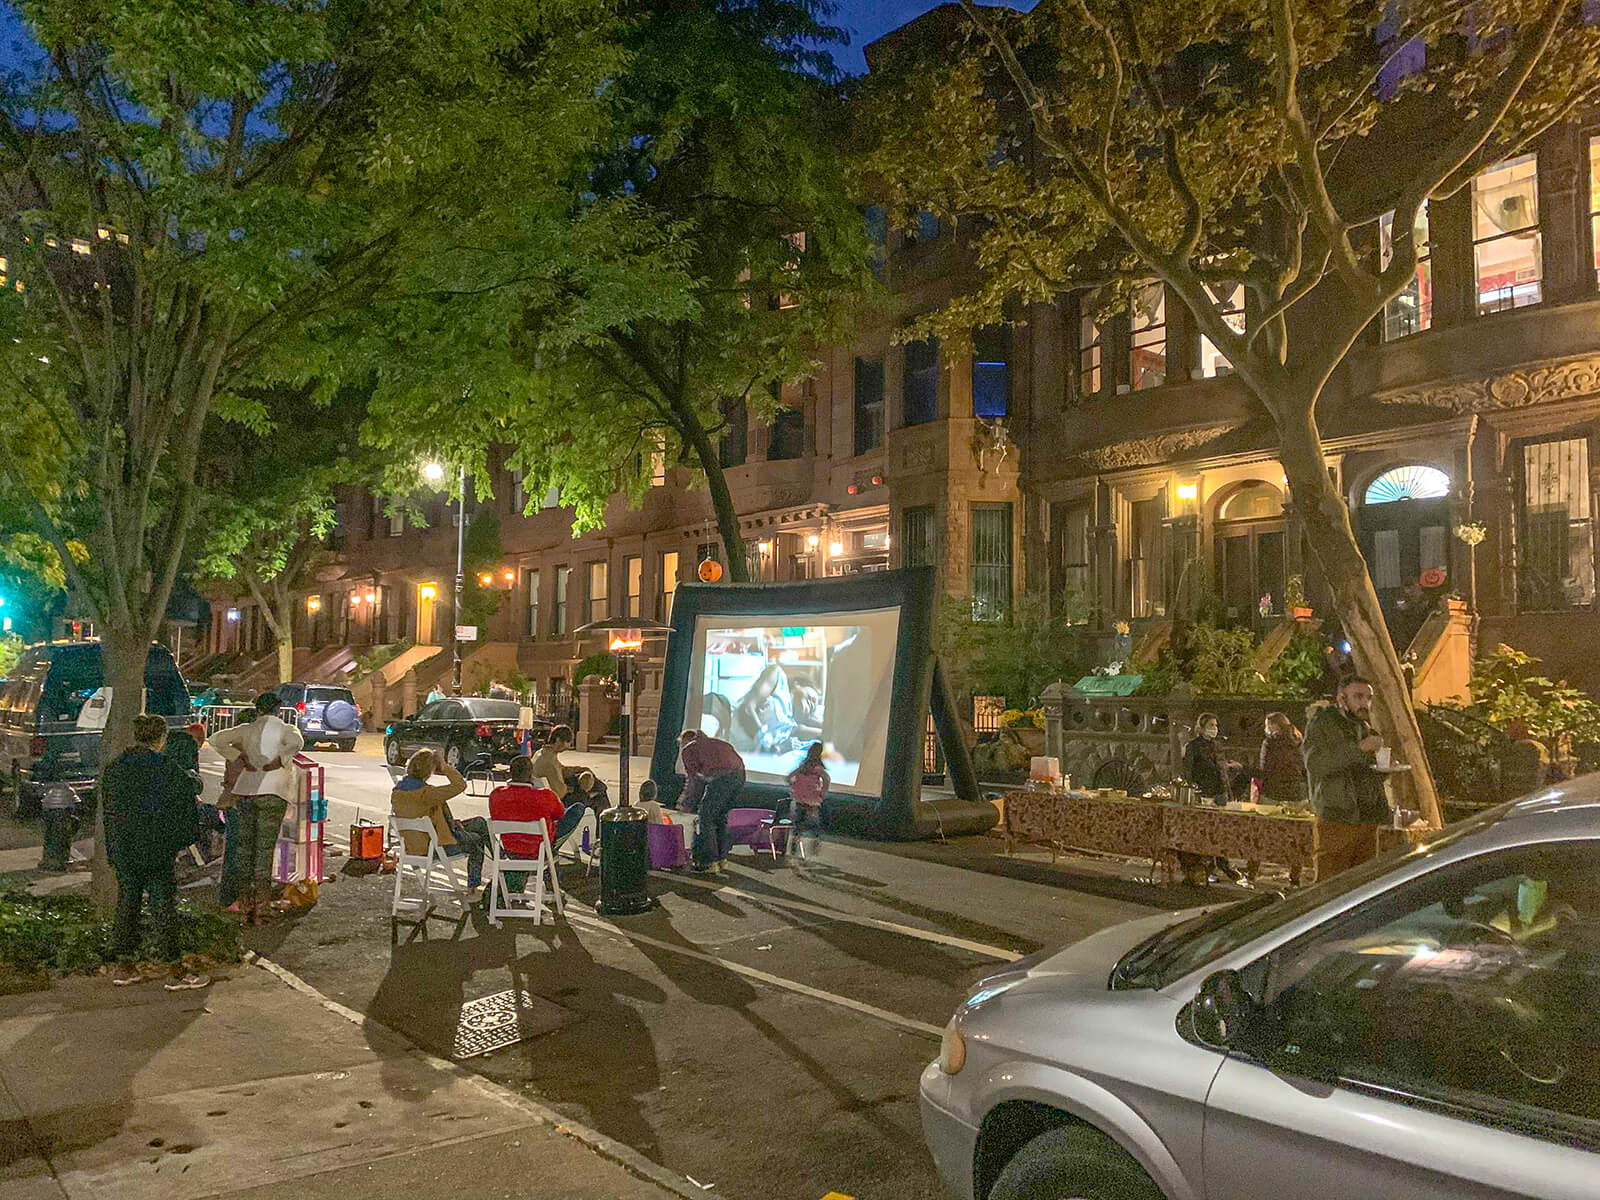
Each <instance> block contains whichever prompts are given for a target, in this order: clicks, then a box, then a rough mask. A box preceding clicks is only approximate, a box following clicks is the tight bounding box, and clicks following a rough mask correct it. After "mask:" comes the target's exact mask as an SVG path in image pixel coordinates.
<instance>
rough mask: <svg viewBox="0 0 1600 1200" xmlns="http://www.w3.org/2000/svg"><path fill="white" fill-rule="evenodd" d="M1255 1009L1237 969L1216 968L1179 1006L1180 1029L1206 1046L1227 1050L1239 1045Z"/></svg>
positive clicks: (1192, 1039) (1254, 1013)
mask: <svg viewBox="0 0 1600 1200" xmlns="http://www.w3.org/2000/svg"><path fill="white" fill-rule="evenodd" d="M1256 1012H1257V1005H1256V1002H1255V1000H1253V999H1252V998H1251V996H1250V993H1249V992H1247V991H1246V990H1245V986H1244V980H1243V979H1241V978H1240V976H1239V972H1237V971H1218V972H1216V974H1214V975H1208V976H1207V977H1206V979H1205V982H1203V983H1202V984H1201V985H1200V990H1199V991H1197V992H1196V993H1195V996H1194V999H1193V1000H1191V1001H1189V1003H1188V1004H1186V1005H1184V1006H1183V1012H1182V1013H1180V1014H1179V1017H1178V1020H1179V1023H1180V1026H1182V1028H1181V1030H1180V1032H1183V1033H1184V1034H1185V1035H1186V1036H1187V1037H1188V1038H1189V1040H1190V1041H1194V1042H1199V1043H1200V1045H1202V1046H1205V1047H1207V1048H1209V1049H1212V1050H1229V1049H1232V1048H1233V1047H1235V1046H1237V1045H1238V1044H1239V1041H1240V1039H1241V1037H1242V1036H1243V1034H1244V1032H1245V1028H1246V1026H1248V1025H1249V1024H1250V1020H1251V1018H1252V1017H1254V1016H1255V1015H1256Z"/></svg>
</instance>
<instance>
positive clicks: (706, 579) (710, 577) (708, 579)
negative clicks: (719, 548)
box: [699, 558, 722, 583]
mask: <svg viewBox="0 0 1600 1200" xmlns="http://www.w3.org/2000/svg"><path fill="white" fill-rule="evenodd" d="M699 574H700V582H701V583H716V582H717V581H718V580H719V579H721V578H722V564H721V563H719V562H718V561H717V560H716V559H714V558H708V559H706V560H705V561H704V562H702V563H701V564H700V572H699Z"/></svg>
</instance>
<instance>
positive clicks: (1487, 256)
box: [1472, 154, 1544, 313]
mask: <svg viewBox="0 0 1600 1200" xmlns="http://www.w3.org/2000/svg"><path fill="white" fill-rule="evenodd" d="M1538 169H1539V164H1538V159H1537V158H1536V156H1534V155H1532V154H1524V155H1522V156H1521V157H1519V158H1513V159H1508V160H1507V161H1506V162H1503V163H1500V164H1499V165H1498V166H1494V167H1490V168H1489V169H1488V170H1487V171H1484V172H1483V173H1482V174H1480V175H1479V176H1478V177H1477V178H1476V179H1474V180H1473V181H1472V253H1473V258H1474V260H1475V262H1476V265H1477V278H1478V312H1479V313H1492V312H1500V311H1502V310H1503V309H1508V308H1521V307H1523V306H1524V305H1527V304H1537V303H1539V300H1540V298H1541V290H1540V280H1541V278H1542V276H1543V273H1544V271H1543V260H1542V256H1541V251H1540V238H1539V178H1538Z"/></svg>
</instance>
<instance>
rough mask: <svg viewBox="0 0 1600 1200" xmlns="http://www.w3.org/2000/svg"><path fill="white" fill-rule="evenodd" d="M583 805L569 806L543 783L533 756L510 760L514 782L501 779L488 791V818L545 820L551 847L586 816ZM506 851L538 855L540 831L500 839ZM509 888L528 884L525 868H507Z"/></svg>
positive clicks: (528, 855)
mask: <svg viewBox="0 0 1600 1200" xmlns="http://www.w3.org/2000/svg"><path fill="white" fill-rule="evenodd" d="M583 814H584V807H583V805H582V804H574V805H573V806H572V807H571V808H567V807H566V806H565V805H563V804H562V803H561V798H560V797H559V796H557V795H556V794H555V793H554V792H552V791H551V790H550V789H549V788H547V787H542V786H540V784H539V783H538V782H537V781H536V780H535V779H534V777H533V759H531V758H529V757H527V756H526V755H519V756H518V757H516V758H513V759H512V760H511V782H510V783H502V784H501V785H500V786H499V787H497V788H495V790H494V791H492V792H490V793H489V819H490V820H491V821H543V822H544V823H545V827H546V828H547V829H548V830H549V831H550V850H551V853H552V855H553V854H554V853H555V848H556V846H557V845H558V844H559V843H560V842H561V839H562V838H564V837H566V835H567V834H568V833H570V832H571V831H572V830H573V829H575V828H577V825H578V822H579V821H581V820H582V819H583ZM501 840H502V841H503V842H504V843H505V849H506V853H507V854H509V855H511V856H513V857H515V858H537V857H538V854H539V842H540V841H541V840H542V839H541V838H540V837H539V835H538V834H527V833H508V834H506V836H505V837H504V838H502V839H501ZM505 876H506V889H507V890H508V891H512V892H521V891H522V889H523V888H524V887H525V886H527V882H528V876H527V872H525V871H507V872H506V873H505Z"/></svg>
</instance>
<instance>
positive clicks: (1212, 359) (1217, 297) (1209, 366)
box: [1200, 283, 1244, 379]
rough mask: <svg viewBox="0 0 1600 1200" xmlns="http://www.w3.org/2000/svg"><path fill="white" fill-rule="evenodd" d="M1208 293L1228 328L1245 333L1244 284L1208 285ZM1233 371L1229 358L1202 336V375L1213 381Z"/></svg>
mask: <svg viewBox="0 0 1600 1200" xmlns="http://www.w3.org/2000/svg"><path fill="white" fill-rule="evenodd" d="M1206 292H1207V294H1208V295H1210V297H1211V302H1212V303H1213V304H1214V305H1216V308H1217V315H1218V316H1220V317H1221V318H1222V320H1223V323H1224V324H1226V325H1227V327H1228V328H1229V329H1231V330H1233V331H1234V332H1235V333H1243V332H1244V284H1242V283H1222V284H1207V285H1206ZM1225 369H1229V370H1231V369H1232V368H1231V364H1230V363H1229V362H1228V359H1227V357H1226V356H1225V355H1224V354H1223V353H1222V351H1220V350H1218V349H1217V347H1216V345H1215V344H1214V343H1213V342H1212V341H1211V339H1210V338H1208V337H1206V335H1205V334H1201V335H1200V373H1201V375H1203V376H1204V377H1205V378H1207V379H1211V378H1213V377H1215V376H1216V375H1219V374H1221V373H1222V371H1223V370H1225Z"/></svg>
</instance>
